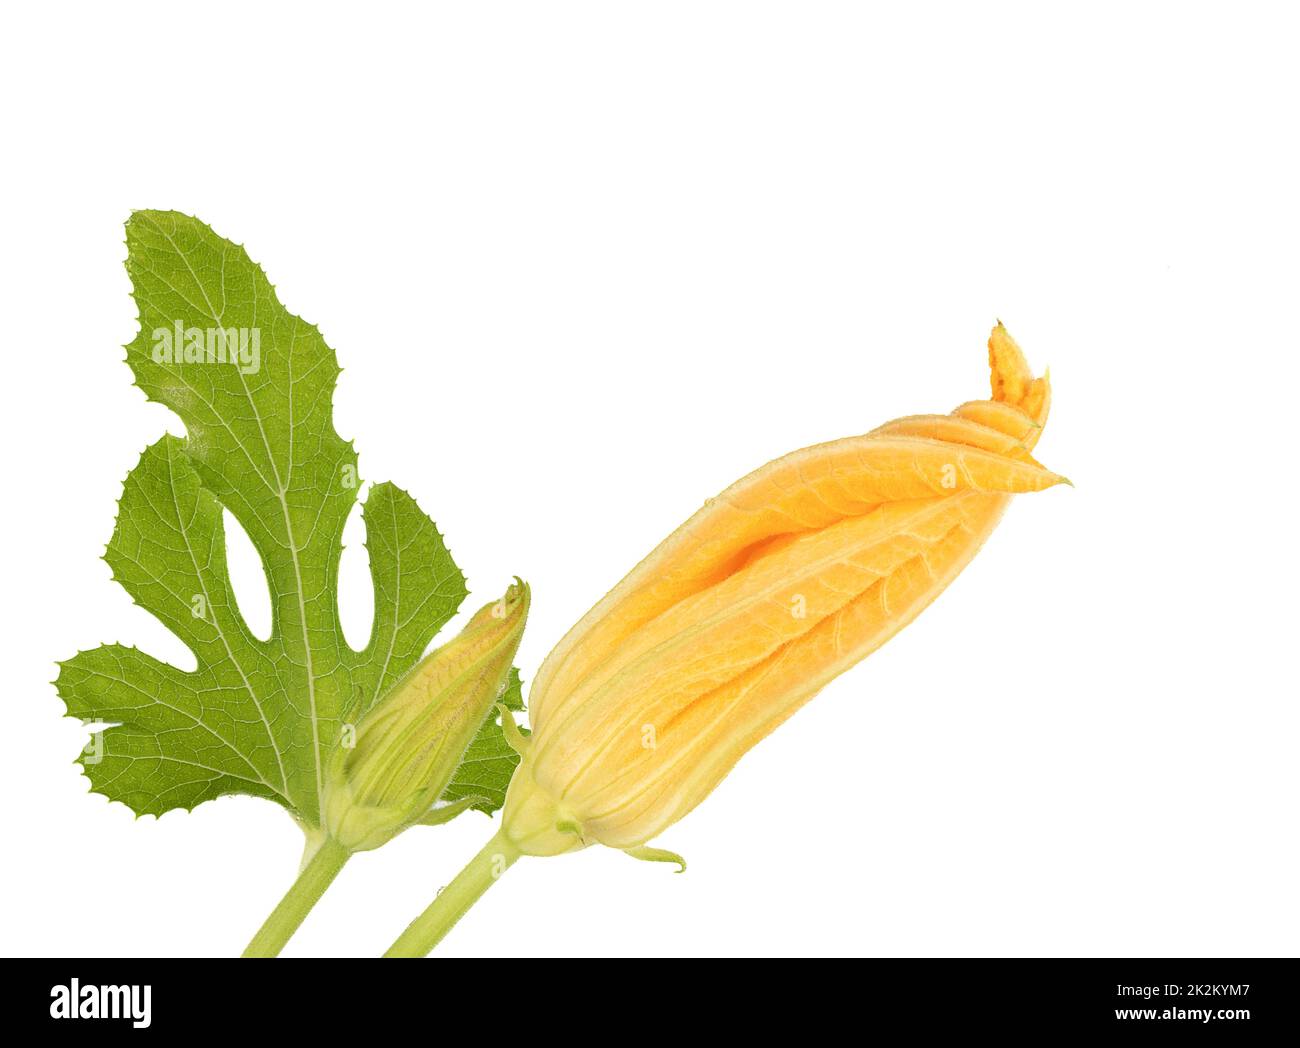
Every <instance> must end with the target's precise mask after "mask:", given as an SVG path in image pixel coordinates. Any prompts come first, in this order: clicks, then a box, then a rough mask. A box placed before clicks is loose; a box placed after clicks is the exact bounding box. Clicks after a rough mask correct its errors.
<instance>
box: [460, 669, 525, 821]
mask: <svg viewBox="0 0 1300 1048" xmlns="http://www.w3.org/2000/svg"><path fill="white" fill-rule="evenodd" d="M498 701H499V702H500V703H501V704H502V705H503V706H505V707H506V709H510V710H522V709H523V708H524V685H523V680H522V679H521V678H520V676H519V671H518V670H517V669H512V670H511V671H510V679H509V680H508V681H507V682H506V687H505V691H503V692H502V693H501V698H500V699H499V700H498ZM521 730H522V729H521ZM525 734H527V731H525ZM518 763H519V754H517V753H516V752H515V751H514V750H512V749H511V748H510V744H509V743H507V742H506V737H505V733H504V732H503V731H502V730H501V715H500V714H499V713H498V712H497V710H496V707H495V706H494V707H493V708H492V712H491V713H489V714H488V716H487V720H485V721H484V722H483V726H482V727H481V728H479V730H478V734H477V735H476V736H474V741H473V742H471V743H470V744H469V749H468V750H466V751H465V756H464V758H463V759H462V760H461V762H460V767H459V768H457V769H456V774H455V775H454V776H453V777H452V780H451V782H450V783H449V784H448V786H447V788H446V790H444V791H443V794H442V797H440V798H439V799H440V800H443V801H459V800H463V799H465V798H467V797H476V796H477V797H484V798H487V799H488V800H489V801H490V802H491V803H488V804H482V803H475V804H472V805H471V807H472V808H473V809H474V810H475V811H482V812H494V811H496V810H497V809H498V808H500V807H501V806H502V805H503V804H505V802H506V787H507V786H509V785H510V776H511V775H513V774H514V772H515V765H517V764H518Z"/></svg>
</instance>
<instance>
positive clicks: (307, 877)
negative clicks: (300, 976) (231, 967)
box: [244, 837, 352, 957]
mask: <svg viewBox="0 0 1300 1048" xmlns="http://www.w3.org/2000/svg"><path fill="white" fill-rule="evenodd" d="M351 857H352V853H351V852H350V851H348V850H347V849H346V848H345V847H343V845H341V844H340V843H339V842H338V841H336V840H335V839H334V838H333V837H326V838H325V840H324V841H323V842H322V843H321V845H320V847H319V848H317V849H316V853H315V854H314V855H313V856H312V857H311V861H309V862H308V863H307V865H306V866H304V867H303V868H302V872H301V873H300V874H298V879H297V880H296V881H294V882H293V887H292V888H290V889H289V890H288V891H287V892H285V895H284V898H283V899H281V900H280V905H279V906H277V907H276V908H275V909H274V910H272V911H271V916H270V917H268V918H267V919H266V922H265V923H264V924H263V925H262V927H260V928H259V929H258V930H257V934H256V935H254V936H253V941H252V942H250V943H249V944H248V948H247V949H246V950H245V951H244V956H245V957H275V956H277V955H278V954H279V953H280V951H281V950H283V949H284V944H285V943H287V942H288V941H289V939H290V938H292V936H293V933H294V932H296V931H297V930H298V926H299V925H300V924H302V922H303V918H305V917H306V916H307V914H308V913H310V912H311V908H312V907H313V906H315V905H316V903H318V902H319V901H320V897H321V896H322V895H324V894H325V889H326V888H328V887H329V886H330V884H331V883H332V882H333V880H334V878H335V877H337V876H338V875H339V870H341V869H343V864H344V863H346V862H347V861H348V859H350V858H351Z"/></svg>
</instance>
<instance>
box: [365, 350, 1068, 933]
mask: <svg viewBox="0 0 1300 1048" xmlns="http://www.w3.org/2000/svg"><path fill="white" fill-rule="evenodd" d="M988 347H989V362H990V367H991V371H992V396H991V398H990V399H988V400H979V401H972V402H970V403H967V404H963V405H962V406H961V407H959V408H957V409H956V410H955V411H954V412H952V413H951V414H949V415H914V416H909V417H907V418H901V419H898V420H896V421H894V422H890V423H887V424H886V425H884V426H881V427H880V428H878V429H875V430H873V431H872V432H870V433H868V434H866V435H864V436H858V437H849V438H846V439H843V440H836V441H832V442H830V443H827V444H820V445H817V446H815V447H811V448H806V449H804V450H802V451H796V452H794V453H792V454H790V455H786V456H785V457H783V458H780V459H777V460H776V461H774V462H771V463H769V464H768V465H766V466H764V467H762V468H761V469H759V470H757V471H755V472H754V473H751V474H750V475H749V476H747V477H745V478H743V479H742V480H740V481H738V482H737V483H735V484H733V485H732V486H731V487H730V488H728V489H727V490H726V491H724V492H723V493H722V494H721V495H719V496H718V497H717V498H714V499H710V500H708V501H707V502H706V503H705V504H704V507H703V508H702V509H701V510H700V511H699V512H698V513H696V514H695V516H693V517H692V518H691V519H690V520H688V521H687V522H686V523H685V524H683V525H682V526H681V527H680V528H678V529H677V531H675V532H674V533H673V534H672V535H670V536H669V537H668V538H667V539H666V540H665V541H664V542H663V543H662V544H661V545H660V546H659V547H658V548H657V549H656V550H654V551H653V552H652V553H651V554H650V555H649V556H648V557H646V558H645V560H643V561H642V562H641V563H640V564H639V565H638V566H637V567H636V568H635V569H634V570H633V571H632V573H631V574H630V575H628V576H627V577H626V578H625V579H623V581H622V582H620V583H619V584H618V585H617V586H616V587H615V588H614V589H613V590H612V591H611V592H610V593H609V594H608V595H607V596H606V597H605V598H604V599H603V600H601V601H600V602H599V603H598V604H597V605H596V606H595V607H594V608H592V610H591V611H590V612H588V613H587V615H586V616H585V617H584V618H583V619H582V620H581V621H580V622H579V623H578V624H577V625H576V626H574V627H573V629H572V630H570V631H569V633H568V634H567V635H566V636H565V637H564V639H563V640H561V641H560V643H559V645H557V646H556V648H555V650H554V651H552V652H551V654H550V655H549V656H548V657H547V659H546V660H545V662H544V663H543V665H542V667H541V669H540V670H539V672H538V674H537V678H536V680H535V681H534V683H533V686H532V691H531V696H530V704H529V706H530V720H531V723H532V729H533V730H532V734H531V735H530V736H528V737H526V738H525V737H524V736H523V735H522V734H521V733H520V732H519V731H518V729H516V728H515V727H514V723H513V721H512V720H510V719H509V718H508V717H507V716H505V715H503V718H502V723H503V728H504V730H506V732H507V738H509V739H510V740H511V742H512V745H514V746H515V748H516V749H517V750H519V751H520V753H521V754H522V755H523V759H522V761H521V763H520V765H519V767H518V768H517V769H516V771H515V774H514V778H513V779H512V781H511V785H510V788H509V792H508V794H507V798H506V803H505V808H504V811H503V814H502V826H501V830H500V832H499V833H498V835H497V837H496V838H495V839H494V841H493V842H492V843H491V844H489V846H488V848H487V849H485V850H484V852H483V853H480V856H479V858H478V859H476V860H475V861H474V862H473V863H471V865H470V867H467V869H466V872H465V873H464V874H462V875H461V877H460V878H458V879H457V881H456V882H453V884H452V885H450V886H448V888H447V889H445V890H444V892H443V895H442V896H441V897H440V898H439V900H437V901H435V903H434V904H433V905H432V906H431V907H430V908H429V910H427V911H426V912H425V913H424V914H423V915H422V916H421V917H419V918H417V919H416V921H415V922H414V923H413V924H412V925H411V927H410V928H408V929H407V932H406V933H405V934H404V935H403V936H402V937H401V938H400V939H399V940H398V941H397V943H395V944H394V947H393V950H392V951H391V954H392V955H404V954H410V953H424V952H427V951H428V949H430V948H431V946H432V945H433V944H434V943H435V942H436V941H437V939H438V938H439V937H440V936H441V935H442V934H444V933H445V931H446V930H447V928H449V927H450V925H451V923H453V922H454V921H455V920H456V919H457V918H458V917H459V915H460V913H463V912H464V909H465V908H467V907H468V905H469V904H470V903H472V901H473V899H474V898H475V897H477V894H478V893H479V892H481V891H482V890H483V889H484V887H486V884H488V883H490V880H484V877H485V876H487V877H490V878H495V876H496V875H497V874H498V873H499V871H500V870H501V869H504V867H505V865H508V864H509V863H510V862H513V861H514V860H515V859H516V858H517V857H518V856H520V855H541V856H545V855H556V854H560V853H562V852H568V851H573V850H576V849H580V848H583V847H586V846H587V845H590V844H596V843H599V844H604V845H608V846H610V847H613V848H619V849H622V850H624V851H626V852H627V853H629V854H631V855H633V856H634V857H637V858H643V859H653V860H667V861H675V862H678V863H681V859H680V858H679V857H678V856H676V855H673V854H672V853H671V852H667V851H663V850H660V849H658V848H653V847H650V846H649V845H648V844H647V842H648V841H650V840H651V839H653V838H654V837H656V836H657V835H658V834H659V833H661V832H662V831H663V830H664V829H666V828H667V827H669V826H671V825H672V824H673V823H675V822H676V821H677V820H678V819H680V818H682V816H684V815H685V814H686V813H687V812H689V811H690V810H691V809H692V808H694V807H695V806H696V805H697V804H699V803H700V801H702V800H703V799H704V798H705V797H707V796H708V795H709V793H710V792H711V791H712V790H713V789H714V787H716V786H717V785H718V783H719V782H720V781H721V780H722V778H723V777H724V776H725V775H726V774H727V773H728V772H729V771H730V770H731V768H732V767H733V766H734V765H735V764H736V762H737V761H738V760H739V759H740V758H741V757H742V756H743V755H744V754H745V753H746V752H747V751H748V750H749V749H750V748H751V747H753V746H754V745H755V744H756V743H758V742H759V741H760V740H761V739H762V738H763V737H764V736H766V735H767V734H768V733H769V732H771V731H772V730H773V729H774V728H776V727H777V726H778V725H779V724H781V723H782V722H783V721H784V720H785V719H786V718H787V717H789V716H790V715H791V714H792V713H794V712H795V710H797V709H798V708H799V707H800V706H802V705H803V704H804V703H805V702H807V701H808V700H809V699H810V698H812V697H813V696H814V695H815V694H816V693H817V692H818V691H819V690H820V689H821V688H822V687H823V686H824V685H825V684H826V683H827V682H828V681H830V680H832V679H833V678H834V677H836V676H838V675H839V674H841V673H843V672H844V671H845V670H847V669H848V668H849V667H851V666H852V665H854V663H856V662H858V661H859V660H861V659H862V658H864V657H866V656H867V655H869V654H870V653H871V652H873V651H875V650H876V649H877V648H878V647H880V646H881V645H882V644H884V643H885V641H887V640H888V639H889V638H890V637H892V636H893V635H894V634H896V633H897V632H898V631H899V630H901V629H902V628H903V627H904V626H906V625H907V624H908V623H909V622H911V621H912V620H913V619H914V618H915V617H916V616H917V615H918V614H920V612H921V611H922V610H923V609H924V608H925V607H926V605H928V604H929V603H930V602H931V601H932V600H934V599H935V597H937V596H938V595H939V594H940V593H941V592H942V591H943V589H944V588H945V587H946V586H947V585H948V584H949V583H950V582H951V581H952V580H953V579H954V578H956V576H957V574H958V573H959V572H960V571H961V570H962V568H964V567H965V566H966V565H967V564H968V563H969V562H970V560H971V558H972V557H974V555H975V553H976V552H977V551H978V550H979V548H980V546H981V545H982V544H983V542H984V540H985V539H986V538H987V537H988V535H989V533H990V532H991V531H992V530H993V528H994V526H995V525H996V523H997V521H998V518H999V517H1000V516H1001V515H1002V512H1003V510H1004V509H1005V508H1006V505H1007V503H1008V501H1009V500H1010V497H1011V496H1012V495H1015V494H1022V493H1025V492H1032V491H1041V490H1043V489H1044V488H1050V487H1052V486H1053V485H1055V484H1059V483H1062V482H1063V481H1064V478H1063V477H1060V476H1058V475H1057V474H1055V473H1052V472H1050V471H1049V470H1047V469H1045V468H1044V467H1043V466H1041V465H1040V464H1039V463H1038V462H1036V461H1035V460H1034V458H1033V456H1032V455H1031V451H1032V449H1033V447H1034V444H1035V443H1036V442H1037V440H1038V436H1039V434H1040V432H1041V431H1042V427H1043V424H1044V422H1045V421H1046V418H1047V412H1048V406H1049V400H1050V388H1049V383H1048V379H1047V377H1046V376H1044V377H1043V378H1035V377H1034V376H1033V374H1032V373H1031V372H1030V370H1029V367H1028V365H1027V363H1026V361H1025V358H1024V355H1023V354H1022V353H1021V351H1020V349H1019V347H1018V346H1017V345H1016V343H1015V342H1014V341H1012V339H1011V337H1010V335H1008V334H1007V332H1006V330H1005V329H1004V328H1003V327H1002V325H1001V324H999V325H998V326H997V327H996V328H995V329H994V330H993V333H992V335H991V336H990V338H989V342H988ZM684 865H685V864H684V863H682V867H683V868H684ZM485 871H487V872H486V874H485ZM458 908H459V909H458Z"/></svg>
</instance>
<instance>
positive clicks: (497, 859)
mask: <svg viewBox="0 0 1300 1048" xmlns="http://www.w3.org/2000/svg"><path fill="white" fill-rule="evenodd" d="M518 858H519V849H518V848H516V847H515V846H514V845H513V844H511V843H510V842H509V841H508V840H506V839H505V837H503V836H502V835H501V834H499V833H498V834H497V835H496V836H495V837H493V838H492V839H491V840H490V841H488V842H487V847H485V848H484V849H483V850H482V851H481V852H479V853H478V854H477V855H475V856H474V858H472V859H470V861H469V865H468V866H466V867H465V868H464V869H463V870H461V871H460V873H458V874H456V879H455V880H453V881H452V882H451V883H450V884H449V885H447V887H445V888H443V889H442V891H440V892H439V893H438V895H437V896H436V897H435V898H434V900H433V902H431V903H430V904H429V907H428V909H426V910H425V911H424V912H423V913H422V914H420V916H419V917H417V918H415V920H413V921H412V922H411V923H410V924H409V925H407V928H406V931H404V932H402V934H401V935H399V936H398V937H397V941H396V942H394V943H393V945H392V946H390V947H389V948H388V952H387V953H385V954H384V956H385V957H423V956H424V955H425V954H426V953H428V952H429V951H430V950H432V949H433V948H434V947H435V946H437V945H438V943H439V942H441V941H442V937H443V936H444V935H446V934H447V933H448V932H449V931H451V928H452V925H454V924H455V923H456V922H457V921H458V920H460V919H461V918H462V917H464V916H465V914H466V912H468V910H469V908H470V907H471V906H473V905H474V904H475V903H476V902H478V899H479V896H481V895H482V894H483V893H484V892H485V891H487V890H488V889H489V888H491V887H492V885H493V884H494V883H495V882H496V879H497V878H498V877H500V876H501V875H502V874H503V873H505V872H506V870H508V869H509V868H510V866H511V865H513V863H514V861H515V860H516V859H518Z"/></svg>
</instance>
